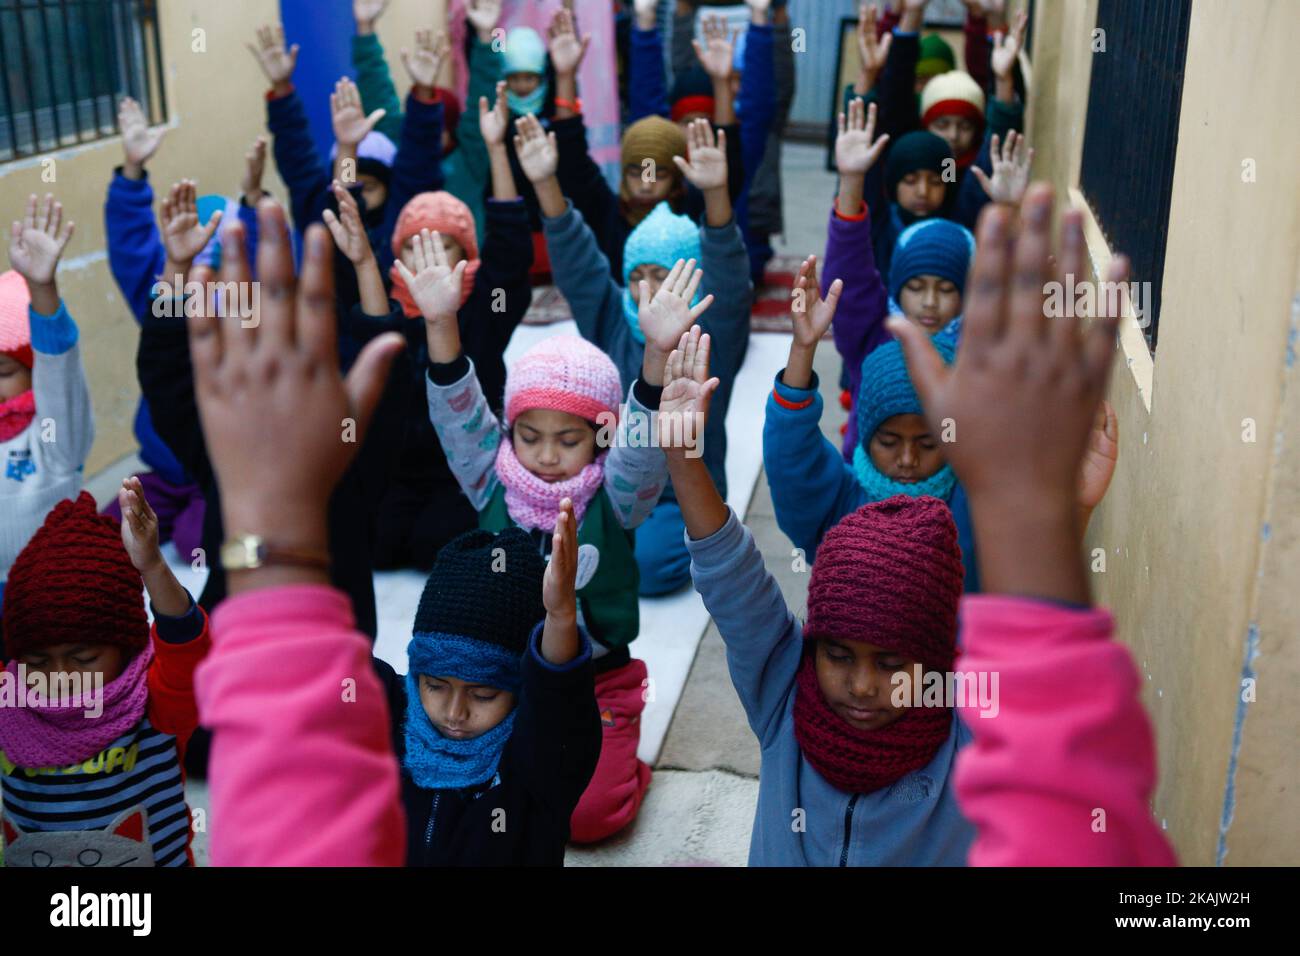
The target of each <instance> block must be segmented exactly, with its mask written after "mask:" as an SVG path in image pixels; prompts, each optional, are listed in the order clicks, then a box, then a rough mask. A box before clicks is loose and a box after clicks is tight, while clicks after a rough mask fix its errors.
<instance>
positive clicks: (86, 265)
mask: <svg viewBox="0 0 1300 956" xmlns="http://www.w3.org/2000/svg"><path fill="white" fill-rule="evenodd" d="M159 7H160V9H161V13H160V18H161V22H160V33H161V44H162V53H163V73H164V77H165V82H166V87H167V105H168V108H169V110H170V112H171V116H170V126H171V129H170V130H169V132H168V133H167V136H166V138H165V139H164V141H163V144H162V147H161V148H160V149H159V151H158V154H157V155H156V156H155V157H154V159H153V160H152V161H151V162H150V163H149V174H150V178H151V180H152V181H153V184H154V189H155V192H156V193H161V190H162V189H163V188H165V187H166V186H168V185H170V184H171V183H172V182H174V181H176V180H178V179H181V178H183V177H189V178H192V179H196V180H198V182H199V186H200V191H201V192H218V193H223V194H226V195H236V194H237V193H238V191H239V180H240V176H241V174H242V171H243V156H244V151H245V150H246V149H247V147H248V145H249V144H250V143H251V142H252V141H253V139H254V137H255V136H257V134H258V133H260V132H263V131H265V126H266V107H265V101H264V95H265V92H266V81H265V78H264V77H263V75H262V72H261V70H260V69H259V68H258V66H257V64H256V63H255V62H254V60H253V57H252V55H251V54H249V52H248V51H247V50H246V49H245V48H244V44H245V43H246V42H248V41H249V40H250V39H251V38H252V35H253V32H254V30H255V29H256V26H257V25H258V24H260V23H263V22H274V21H275V20H277V19H278V17H279V3H278V2H277V0H221V2H220V3H216V2H213V0H166V2H164V3H160V4H159ZM444 9H445V0H432V2H427V0H426V2H422V3H413V4H393V9H392V10H390V11H389V13H388V14H387V15H386V16H385V18H384V19H383V20H382V21H380V36H381V39H382V40H383V41H384V44H385V49H386V50H388V51H389V54H390V55H389V60H390V65H391V66H392V67H393V75H394V78H395V79H397V80H398V81H399V82H398V88H399V90H401V91H403V92H405V90H406V88H407V86H408V85H409V84H408V83H407V82H406V78H405V72H404V71H403V70H402V67H401V65H400V63H399V62H398V57H397V52H398V49H399V48H400V47H401V46H402V45H403V44H405V45H406V46H408V47H409V46H411V45H412V40H411V37H412V35H413V33H414V31H415V29H416V28H417V27H432V26H434V25H435V24H437V23H441V22H442V21H443V18H444V13H443V10H444ZM196 29H201V30H203V31H204V34H205V35H204V40H205V42H206V47H207V49H206V52H204V53H196V52H193V51H192V38H193V31H194V30H196ZM340 29H342V30H347V31H349V32H351V29H352V26H351V23H350V22H344V23H341V24H340ZM50 158H53V159H54V161H55V165H54V167H53V170H54V175H55V177H56V179H55V181H54V182H53V183H48V182H44V181H43V180H42V172H43V169H44V168H45V167H44V166H43V161H44V160H46V159H50ZM121 162H122V148H121V140H120V138H117V137H114V138H112V139H106V140H102V141H100V142H97V143H93V144H88V145H85V146H80V147H76V148H71V149H65V150H61V151H59V152H55V153H48V154H43V155H41V156H36V157H32V158H29V159H25V160H22V161H19V162H15V163H6V164H3V165H0V203H2V204H3V207H2V208H0V221H3V222H8V221H10V220H12V219H13V218H14V217H15V216H17V215H19V214H20V212H21V208H22V203H23V199H24V197H26V196H27V195H28V194H30V193H33V192H36V193H39V194H41V195H44V194H45V193H46V192H53V193H54V194H55V195H56V196H57V198H58V199H59V200H60V201H61V202H62V203H63V204H64V206H65V207H66V208H67V210H68V212H67V213H66V214H67V215H68V216H70V217H71V218H72V219H74V220H75V221H76V223H77V232H76V235H75V236H74V237H73V240H72V243H71V245H70V246H69V249H68V251H67V253H66V255H65V258H64V263H65V264H64V267H63V268H62V269H61V270H60V272H59V286H60V291H61V292H62V293H63V297H64V299H65V300H66V302H67V304H68V308H69V310H70V311H71V313H72V315H73V317H74V318H75V319H76V320H77V324H78V325H79V326H80V327H81V348H82V355H83V359H84V361H85V365H86V374H87V376H88V378H89V380H90V386H91V394H92V397H93V399H94V405H95V424H96V438H95V446H94V449H93V450H92V452H91V455H90V458H89V460H88V462H87V465H86V473H87V474H88V475H89V474H93V473H94V472H96V471H98V470H99V469H100V468H103V467H104V466H106V465H107V464H109V463H111V462H113V461H116V460H117V459H118V458H121V457H122V456H123V455H126V454H129V453H131V452H133V451H135V448H136V444H135V439H134V437H133V436H132V434H131V423H132V419H133V417H134V415H135V407H136V403H137V401H138V398H139V387H138V385H137V384H136V376H135V348H136V342H137V332H136V325H135V322H134V321H133V319H132V317H131V315H130V313H129V310H128V309H127V308H126V305H125V303H124V302H123V300H122V297H121V295H120V294H119V292H118V290H117V287H116V285H115V284H114V283H113V280H112V277H111V276H110V275H109V272H108V262H107V257H106V255H105V252H104V249H105V244H104V213H103V205H104V196H105V193H106V190H107V188H108V183H109V180H110V178H111V176H112V173H113V169H114V167H115V166H117V165H119V164H120V163H121ZM264 186H265V187H266V188H267V189H268V190H271V191H272V192H273V193H274V195H275V196H276V197H277V198H279V199H281V200H284V199H285V198H286V190H285V188H284V185H283V183H282V182H281V181H280V179H279V176H278V175H277V173H276V172H275V164H274V162H273V161H272V162H270V163H268V173H267V177H266V180H265V181H264ZM3 248H4V250H5V251H4V252H3V253H0V255H2V256H3V262H4V268H6V269H7V268H8V252H7V248H8V247H7V243H6V244H3Z"/></svg>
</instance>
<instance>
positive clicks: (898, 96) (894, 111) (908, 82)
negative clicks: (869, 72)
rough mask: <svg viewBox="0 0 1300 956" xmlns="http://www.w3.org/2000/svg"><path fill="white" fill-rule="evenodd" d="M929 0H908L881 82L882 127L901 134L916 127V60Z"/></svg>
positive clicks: (919, 52) (879, 95) (884, 129)
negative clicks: (925, 9)
mask: <svg viewBox="0 0 1300 956" xmlns="http://www.w3.org/2000/svg"><path fill="white" fill-rule="evenodd" d="M925 2H926V0H904V4H905V5H904V8H903V12H902V17H901V19H900V20H899V23H898V26H897V28H895V30H894V33H893V36H894V39H893V42H892V43H891V44H890V45H889V55H888V57H887V59H886V60H885V68H884V69H883V70H882V71H881V73H880V80H879V84H878V86H877V88H876V89H877V94H878V100H877V102H878V103H879V104H880V129H881V131H882V132H885V133H888V134H889V135H890V136H892V137H894V138H897V137H898V136H900V135H902V134H903V133H906V132H908V131H909V130H913V129H916V127H917V124H918V122H919V120H920V117H919V116H918V115H917V108H916V104H917V100H916V63H917V60H918V59H919V58H920V55H921V36H920V33H919V31H920V29H921V22H922V16H921V14H922V10H923V8H924V6H925Z"/></svg>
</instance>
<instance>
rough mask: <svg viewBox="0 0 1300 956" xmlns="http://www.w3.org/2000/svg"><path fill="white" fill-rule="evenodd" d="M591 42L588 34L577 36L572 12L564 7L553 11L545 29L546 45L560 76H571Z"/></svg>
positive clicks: (580, 63) (552, 63)
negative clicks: (553, 13) (549, 23)
mask: <svg viewBox="0 0 1300 956" xmlns="http://www.w3.org/2000/svg"><path fill="white" fill-rule="evenodd" d="M590 43H591V37H590V36H589V35H587V36H583V37H582V38H581V39H579V38H578V31H577V28H576V27H575V26H574V23H573V14H572V12H570V11H569V10H566V9H565V8H564V7H561V8H560V9H558V10H556V11H555V16H554V17H552V18H551V25H550V26H549V27H548V28H547V31H546V45H547V48H548V49H549V50H550V54H551V65H552V66H554V67H555V72H556V74H557V75H560V76H572V75H573V74H575V73H577V72H578V67H579V66H581V65H582V60H583V57H585V56H586V55H587V46H588V45H589V44H590Z"/></svg>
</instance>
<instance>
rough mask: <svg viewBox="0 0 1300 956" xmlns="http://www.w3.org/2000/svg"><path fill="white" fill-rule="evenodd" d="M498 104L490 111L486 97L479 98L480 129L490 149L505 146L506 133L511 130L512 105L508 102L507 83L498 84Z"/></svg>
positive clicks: (500, 82) (503, 81)
mask: <svg viewBox="0 0 1300 956" xmlns="http://www.w3.org/2000/svg"><path fill="white" fill-rule="evenodd" d="M496 92H497V98H496V104H495V105H494V106H493V107H492V108H491V109H488V101H487V97H486V96H480V97H479V98H478V128H479V131H480V132H481V133H482V134H483V142H484V143H485V144H486V145H487V147H488V148H489V149H491V148H493V147H495V146H504V145H505V142H506V131H507V130H508V129H510V104H509V102H508V101H507V100H506V83H505V80H501V81H499V82H498V83H497V91H496Z"/></svg>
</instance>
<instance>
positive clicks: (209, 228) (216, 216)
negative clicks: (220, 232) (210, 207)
mask: <svg viewBox="0 0 1300 956" xmlns="http://www.w3.org/2000/svg"><path fill="white" fill-rule="evenodd" d="M221 216H222V212H221V210H220V209H218V210H217V211H216V212H214V213H213V214H212V218H211V219H209V220H208V224H207V225H206V226H204V227H203V244H204V245H207V243H208V240H210V239H211V238H212V234H213V233H215V232H216V231H217V227H218V226H220V225H221Z"/></svg>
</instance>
